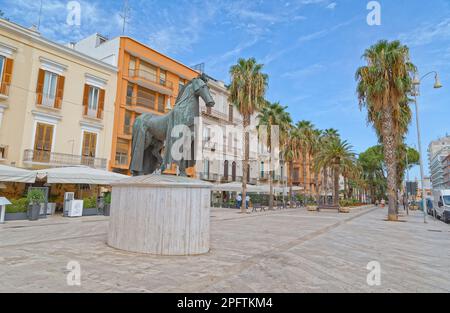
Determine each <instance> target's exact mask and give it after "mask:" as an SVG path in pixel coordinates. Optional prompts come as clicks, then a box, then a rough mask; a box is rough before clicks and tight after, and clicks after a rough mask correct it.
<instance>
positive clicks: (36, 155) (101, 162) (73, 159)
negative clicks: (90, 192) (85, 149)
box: [23, 150, 107, 170]
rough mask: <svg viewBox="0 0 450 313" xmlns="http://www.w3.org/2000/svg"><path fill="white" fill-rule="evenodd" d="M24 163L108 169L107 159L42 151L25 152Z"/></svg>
mask: <svg viewBox="0 0 450 313" xmlns="http://www.w3.org/2000/svg"><path fill="white" fill-rule="evenodd" d="M23 161H24V163H29V164H32V165H46V166H53V167H63V166H80V165H83V166H89V167H92V168H96V169H102V170H106V167H107V160H106V159H101V158H93V157H85V156H81V155H72V154H64V153H54V152H49V151H41V150H25V155H24V158H23Z"/></svg>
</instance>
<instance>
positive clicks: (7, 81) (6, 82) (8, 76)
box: [0, 59, 14, 95]
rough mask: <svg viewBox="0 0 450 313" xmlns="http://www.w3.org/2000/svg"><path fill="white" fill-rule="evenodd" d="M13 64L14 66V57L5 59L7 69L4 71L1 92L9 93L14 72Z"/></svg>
mask: <svg viewBox="0 0 450 313" xmlns="http://www.w3.org/2000/svg"><path fill="white" fill-rule="evenodd" d="M13 66H14V60H12V59H5V70H4V71H3V77H1V79H2V81H1V82H2V83H1V87H0V94H3V95H8V94H9V93H8V91H9V90H8V88H9V86H10V85H11V80H12V72H13Z"/></svg>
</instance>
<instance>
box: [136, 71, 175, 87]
mask: <svg viewBox="0 0 450 313" xmlns="http://www.w3.org/2000/svg"><path fill="white" fill-rule="evenodd" d="M128 75H129V76H130V77H136V78H140V79H143V80H146V81H149V82H152V83H154V84H157V85H160V86H163V87H165V88H168V89H170V90H173V83H172V82H169V81H167V80H162V79H160V78H158V76H157V75H156V73H154V72H150V71H146V70H141V69H139V70H135V69H130V70H129V72H128Z"/></svg>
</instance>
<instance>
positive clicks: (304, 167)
mask: <svg viewBox="0 0 450 313" xmlns="http://www.w3.org/2000/svg"><path fill="white" fill-rule="evenodd" d="M302 159H303V166H302V167H303V188H305V190H304V196H305V202H306V192H307V191H306V184H307V179H306V154H303V155H302Z"/></svg>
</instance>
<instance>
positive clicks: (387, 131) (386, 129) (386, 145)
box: [382, 109, 398, 221]
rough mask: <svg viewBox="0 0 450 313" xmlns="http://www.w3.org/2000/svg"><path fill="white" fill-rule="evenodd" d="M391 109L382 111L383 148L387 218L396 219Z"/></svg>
mask: <svg viewBox="0 0 450 313" xmlns="http://www.w3.org/2000/svg"><path fill="white" fill-rule="evenodd" d="M390 111H391V110H390V109H388V110H385V111H384V112H383V121H382V122H383V130H382V131H383V149H384V160H385V163H386V169H387V193H388V201H389V209H388V220H389V221H397V220H398V215H397V204H396V202H395V200H396V198H397V196H396V194H397V192H396V188H397V164H396V163H397V157H396V140H395V135H394V125H393V121H392V116H391V112H390Z"/></svg>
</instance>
